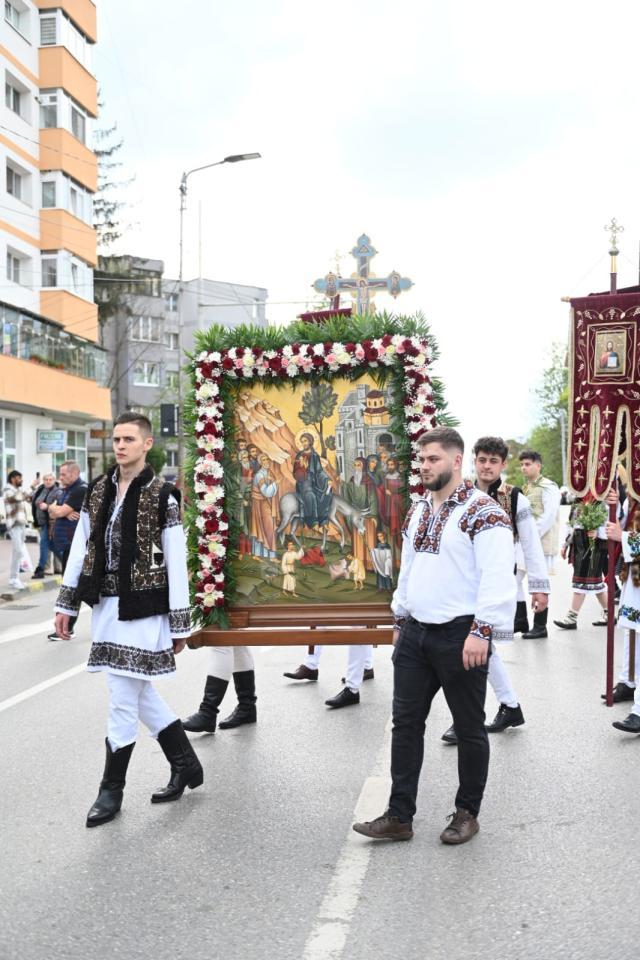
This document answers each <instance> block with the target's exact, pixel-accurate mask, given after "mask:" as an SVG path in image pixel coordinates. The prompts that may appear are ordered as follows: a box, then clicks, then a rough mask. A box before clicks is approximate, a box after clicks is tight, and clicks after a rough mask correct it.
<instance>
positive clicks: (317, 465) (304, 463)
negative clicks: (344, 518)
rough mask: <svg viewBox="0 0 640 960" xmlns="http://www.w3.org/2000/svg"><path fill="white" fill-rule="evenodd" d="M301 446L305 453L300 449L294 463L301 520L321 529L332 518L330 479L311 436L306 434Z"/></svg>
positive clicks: (307, 524) (302, 437) (302, 438)
mask: <svg viewBox="0 0 640 960" xmlns="http://www.w3.org/2000/svg"><path fill="white" fill-rule="evenodd" d="M300 445H301V447H302V450H298V452H297V453H296V456H295V460H294V462H293V476H294V479H295V481H296V496H297V497H298V504H299V505H300V519H301V520H302V522H303V523H304V524H305V525H306V526H307V527H311V528H315V529H317V530H319V529H320V528H321V527H323V526H325V524H326V523H327V521H328V519H329V510H330V507H331V498H332V492H331V486H330V484H329V477H328V476H327V474H326V473H325V472H324V470H323V468H322V461H321V460H320V457H319V455H318V454H317V453H316V451H315V450H314V449H313V436H312V434H310V433H303V434H302V436H301V437H300Z"/></svg>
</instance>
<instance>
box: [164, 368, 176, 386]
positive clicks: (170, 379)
mask: <svg viewBox="0 0 640 960" xmlns="http://www.w3.org/2000/svg"><path fill="white" fill-rule="evenodd" d="M166 381H167V387H168V388H169V390H177V389H178V371H177V370H167V373H166Z"/></svg>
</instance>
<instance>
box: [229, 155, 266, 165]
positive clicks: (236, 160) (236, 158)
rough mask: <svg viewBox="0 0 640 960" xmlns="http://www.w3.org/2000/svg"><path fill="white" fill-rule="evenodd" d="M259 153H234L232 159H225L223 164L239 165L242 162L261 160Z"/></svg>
mask: <svg viewBox="0 0 640 960" xmlns="http://www.w3.org/2000/svg"><path fill="white" fill-rule="evenodd" d="M260 157H261V155H260V154H259V153H234V154H232V155H231V156H230V157H225V158H224V160H223V161H222V162H223V163H239V162H240V161H241V160H259V159H260Z"/></svg>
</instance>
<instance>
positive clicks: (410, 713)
mask: <svg viewBox="0 0 640 960" xmlns="http://www.w3.org/2000/svg"><path fill="white" fill-rule="evenodd" d="M472 620H473V617H471V616H469V617H457V618H456V619H455V620H452V621H451V622H450V623H444V624H424V623H418V621H417V620H414V619H413V618H412V617H410V618H409V619H408V620H407V621H406V622H405V623H404V624H403V626H402V629H401V631H400V637H399V639H398V642H397V644H396V647H395V650H394V652H393V657H392V659H393V671H394V672H393V731H392V737H391V781H392V784H391V797H390V799H389V812H390V814H391V815H392V816H396V817H399V818H400V820H403V821H405V822H410V821H411V820H412V818H413V815H414V814H415V812H416V797H417V794H418V781H419V779H420V770H421V768H422V759H423V756H424V730H425V721H426V719H427V717H428V716H429V710H430V708H431V701H432V700H433V698H434V697H435V695H436V693H437V692H438V690H439V689H440V687H442V690H443V692H444V695H445V698H446V700H447V704H448V705H449V709H450V711H451V714H452V716H453V723H454V725H455V728H456V734H457V737H458V777H459V787H458V792H457V795H456V801H455V802H456V806H457V807H463V808H464V809H465V810H469V811H470V812H471V813H473V814H474V815H477V814H478V812H479V810H480V804H481V803H482V795H483V793H484V788H485V784H486V782H487V774H488V771H489V737H488V735H487V731H486V730H485V726H484V722H485V713H484V700H485V695H486V692H487V674H488V672H489V669H488V665H485V666H483V667H474V668H473V669H472V670H465V669H464V666H463V664H462V648H463V646H464V642H465V640H466V639H467V637H468V635H469V629H470V627H471V622H472Z"/></svg>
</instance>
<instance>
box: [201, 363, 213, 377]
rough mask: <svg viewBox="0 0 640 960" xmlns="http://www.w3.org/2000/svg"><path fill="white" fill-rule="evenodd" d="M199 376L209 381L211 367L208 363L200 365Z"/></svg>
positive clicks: (211, 371) (211, 372)
mask: <svg viewBox="0 0 640 960" xmlns="http://www.w3.org/2000/svg"><path fill="white" fill-rule="evenodd" d="M200 374H201V376H202V377H204V379H205V380H210V379H211V376H212V374H213V367H212V366H211V364H210V363H202V364H201V365H200Z"/></svg>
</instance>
